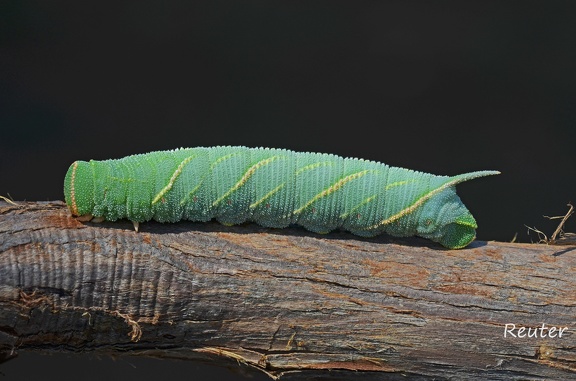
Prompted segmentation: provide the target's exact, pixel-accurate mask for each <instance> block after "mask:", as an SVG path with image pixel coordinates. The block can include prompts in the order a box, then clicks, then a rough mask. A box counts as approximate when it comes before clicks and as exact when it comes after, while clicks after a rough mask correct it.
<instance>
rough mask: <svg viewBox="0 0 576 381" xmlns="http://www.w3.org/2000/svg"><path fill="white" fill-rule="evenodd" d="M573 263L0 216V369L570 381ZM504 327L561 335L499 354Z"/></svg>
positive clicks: (481, 245)
mask: <svg viewBox="0 0 576 381" xmlns="http://www.w3.org/2000/svg"><path fill="white" fill-rule="evenodd" d="M574 249H575V247H573V246H557V247H554V246H545V245H528V244H510V243H495V242H478V241H476V242H473V243H472V245H470V246H469V248H467V249H463V250H443V249H441V248H440V246H438V245H436V244H433V243H431V242H428V241H426V240H421V239H416V238H410V239H395V238H394V239H393V238H389V237H380V238H377V239H357V237H354V236H352V235H349V234H345V233H334V234H329V235H325V236H320V235H316V234H312V233H308V232H306V231H304V230H302V229H283V230H273V229H265V228H261V227H258V226H256V225H244V226H234V227H226V226H222V225H219V224H217V223H208V224H200V223H187V222H183V223H178V224H167V225H162V224H158V223H146V224H143V225H141V231H140V233H136V232H134V230H133V228H132V225H131V223H130V222H127V221H122V222H116V223H102V224H92V223H81V222H78V221H76V220H75V219H73V218H71V217H70V216H69V213H68V211H67V209H66V208H65V205H64V204H63V203H61V202H49V203H40V202H38V203H20V205H11V204H8V203H5V202H0V360H1V358H4V359H6V358H9V357H11V356H13V355H14V354H15V352H16V351H29V350H35V351H55V350H58V351H62V350H70V351H96V352H98V353H102V354H115V355H118V354H121V353H127V354H131V355H146V356H156V357H172V358H174V357H175V358H183V359H200V360H215V361H220V362H221V363H225V364H230V363H231V362H230V360H231V361H232V362H233V363H236V362H238V363H239V364H247V365H249V366H251V367H254V368H256V369H259V370H261V371H264V372H267V373H268V374H269V375H270V376H271V377H274V378H281V379H283V380H284V379H297V378H310V377H321V378H322V377H326V378H330V379H339V378H346V379H351V378H354V379H383V375H385V377H384V379H391V380H394V379H403V380H405V379H422V380H424V379H433V378H434V379H444V378H450V379H492V380H516V379H518V380H520V379H541V378H546V379H569V378H576V335H575V334H574V333H575V332H576V324H575V320H576V282H575V280H574V274H575V273H576V250H574ZM507 323H513V324H516V326H517V327H518V326H524V327H531V328H535V327H541V326H542V324H543V323H544V324H546V327H550V326H555V327H559V328H563V327H567V329H566V330H565V331H564V333H563V335H562V337H561V338H560V337H555V338H550V337H545V338H542V337H536V338H534V337H530V338H528V337H524V338H519V337H516V338H514V337H510V335H508V337H506V338H505V337H504V328H505V324H507ZM538 332H539V333H540V332H541V331H540V330H539V331H538ZM545 333H546V332H545ZM227 361H228V362H227ZM328 370H330V372H328ZM410 377H412V378H410Z"/></svg>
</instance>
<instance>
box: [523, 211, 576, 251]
mask: <svg viewBox="0 0 576 381" xmlns="http://www.w3.org/2000/svg"><path fill="white" fill-rule="evenodd" d="M567 205H568V211H567V212H566V214H565V215H563V216H554V217H550V216H543V217H545V218H548V219H549V220H557V219H560V218H561V219H562V220H561V221H560V223H559V224H558V226H557V227H556V230H554V233H552V236H551V237H550V238H548V236H547V235H546V234H545V233H544V232H542V231H541V230H538V229H537V228H536V227H533V228H531V227H530V226H527V225H524V226H526V227H527V228H528V230H529V231H530V230H531V231H533V232H535V233H536V234H538V243H545V244H547V245H563V244H570V242H572V241H573V240H574V239H576V238H575V237H574V236H575V234H574V233H565V232H564V225H565V224H566V221H568V218H570V216H571V215H572V214H573V213H574V205H572V204H571V203H568V204H567ZM528 234H530V233H528ZM566 240H567V241H569V242H564V241H566Z"/></svg>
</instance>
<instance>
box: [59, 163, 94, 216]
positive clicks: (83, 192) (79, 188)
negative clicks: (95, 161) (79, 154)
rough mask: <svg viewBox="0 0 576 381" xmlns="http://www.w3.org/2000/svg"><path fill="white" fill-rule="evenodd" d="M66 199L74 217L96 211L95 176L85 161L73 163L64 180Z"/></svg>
mask: <svg viewBox="0 0 576 381" xmlns="http://www.w3.org/2000/svg"><path fill="white" fill-rule="evenodd" d="M64 198H65V200H66V204H67V205H68V209H70V212H71V213H72V215H73V216H85V215H89V214H91V213H92V211H93V210H94V176H93V174H92V166H91V165H90V163H88V162H85V161H75V162H74V163H72V165H71V166H70V168H68V172H67V173H66V177H65V179H64Z"/></svg>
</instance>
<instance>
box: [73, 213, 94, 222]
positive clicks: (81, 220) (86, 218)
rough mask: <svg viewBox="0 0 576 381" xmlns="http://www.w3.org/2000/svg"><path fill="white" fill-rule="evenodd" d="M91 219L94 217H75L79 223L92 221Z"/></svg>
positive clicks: (88, 215) (89, 215)
mask: <svg viewBox="0 0 576 381" xmlns="http://www.w3.org/2000/svg"><path fill="white" fill-rule="evenodd" d="M92 218H94V216H93V215H91V214H84V215H82V216H78V217H76V219H77V220H78V221H80V222H88V221H90V220H92Z"/></svg>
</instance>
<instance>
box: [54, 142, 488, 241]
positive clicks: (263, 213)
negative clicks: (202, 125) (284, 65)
mask: <svg viewBox="0 0 576 381" xmlns="http://www.w3.org/2000/svg"><path fill="white" fill-rule="evenodd" d="M498 173H499V172H497V171H479V172H472V173H466V174H463V175H458V176H452V177H448V176H436V175H432V174H428V173H422V172H416V171H411V170H408V169H404V168H397V167H390V166H387V165H385V164H382V163H378V162H374V161H368V160H362V159H352V158H342V157H340V156H336V155H329V154H322V153H304V152H294V151H289V150H284V149H270V148H247V147H210V148H206V147H197V148H181V149H176V150H173V151H158V152H150V153H147V154H141V155H133V156H128V157H125V158H122V159H118V160H104V161H95V160H91V161H90V162H85V161H76V162H74V163H73V164H72V165H71V166H70V169H69V170H68V173H67V174H66V178H65V180H64V194H65V198H66V203H67V204H68V207H69V209H70V211H71V212H72V215H74V216H80V217H81V219H82V220H84V221H88V220H90V219H92V218H94V220H95V221H102V220H108V221H115V220H117V219H120V218H128V219H130V220H132V221H133V222H134V226H135V228H136V230H138V223H139V222H143V221H149V220H152V219H154V220H156V221H159V222H177V221H180V220H191V221H208V220H210V219H212V218H216V219H217V220H218V221H219V222H221V223H223V224H225V225H232V224H239V223H242V222H244V221H254V222H256V223H258V224H260V225H262V226H266V227H273V228H283V227H287V226H288V225H290V224H298V225H301V226H303V227H305V228H306V229H308V230H311V231H313V232H317V233H327V232H330V231H332V230H334V229H337V228H340V229H343V230H347V231H350V232H351V233H353V234H356V235H359V236H363V237H372V236H375V235H378V234H381V233H383V232H386V233H388V234H390V235H393V236H398V237H407V236H414V235H417V236H420V237H424V238H428V239H431V240H433V241H436V242H439V243H440V244H442V245H444V246H445V247H447V248H451V249H457V248H462V247H465V246H466V245H468V244H469V243H470V242H471V241H472V240H473V239H474V238H475V234H476V232H475V229H476V228H477V225H476V221H475V220H474V217H472V214H470V212H469V211H468V209H466V207H465V206H464V204H463V203H462V201H460V198H459V197H458V196H457V195H456V190H455V185H456V184H459V183H461V182H463V181H467V180H470V179H474V178H477V177H482V176H488V175H495V174H498Z"/></svg>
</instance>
